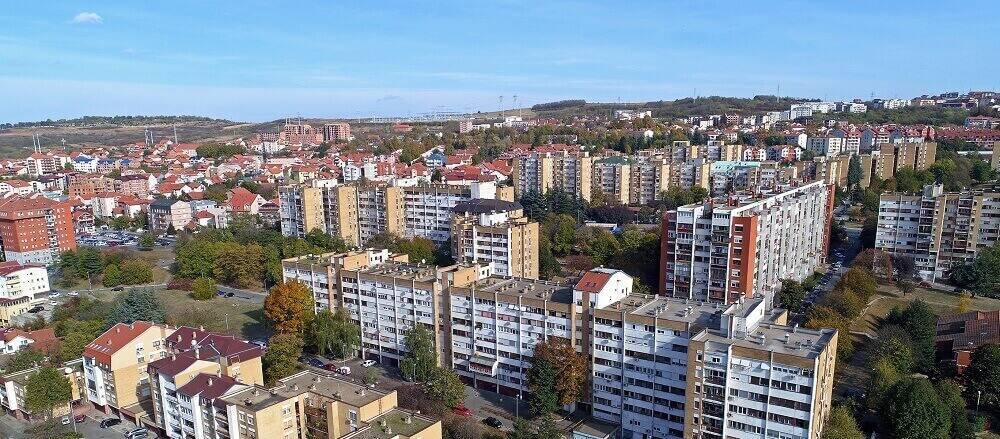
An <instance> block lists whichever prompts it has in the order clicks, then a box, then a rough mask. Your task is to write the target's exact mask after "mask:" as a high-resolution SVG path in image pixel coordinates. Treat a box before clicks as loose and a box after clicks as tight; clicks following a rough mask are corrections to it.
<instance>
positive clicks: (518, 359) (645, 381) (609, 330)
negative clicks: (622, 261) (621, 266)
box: [282, 250, 837, 439]
mask: <svg viewBox="0 0 1000 439" xmlns="http://www.w3.org/2000/svg"><path fill="white" fill-rule="evenodd" d="M282 265H283V270H284V276H285V279H286V280H299V281H303V282H306V283H307V284H308V285H309V286H310V288H311V290H312V291H313V294H314V296H315V298H316V302H317V305H320V304H321V303H329V304H330V306H334V307H344V308H345V309H347V310H349V311H350V315H351V317H352V319H354V320H355V321H357V322H358V323H359V324H360V325H363V326H362V327H363V332H364V336H363V340H362V341H363V351H364V355H365V356H366V358H371V359H376V360H379V361H382V362H385V363H388V364H396V363H397V362H398V359H399V358H400V356H401V355H405V345H404V344H402V343H401V342H400V338H401V337H400V334H402V333H405V331H406V330H408V329H409V328H410V327H412V326H413V325H416V324H421V325H424V326H425V327H427V328H428V329H432V330H434V331H435V340H436V343H437V352H438V353H439V355H440V357H439V359H438V361H439V364H440V365H441V366H444V367H451V368H453V369H454V370H455V371H456V373H458V375H459V376H460V377H461V379H462V380H463V382H465V383H466V384H467V385H470V386H473V387H475V388H478V389H483V390H489V391H492V392H498V393H500V394H502V395H507V396H511V397H516V398H520V399H528V398H530V389H529V388H528V386H527V382H526V380H527V373H528V371H529V370H530V368H531V360H532V358H533V356H534V350H535V348H536V346H537V345H538V344H539V343H541V342H543V341H548V342H556V341H558V342H562V343H568V344H569V345H570V346H572V347H573V348H574V349H575V350H576V351H577V352H579V353H580V354H581V355H583V356H584V357H585V358H587V361H588V362H589V363H590V365H589V368H590V371H591V376H590V380H589V383H590V386H591V389H590V391H588V392H584V393H585V397H584V400H583V401H582V402H584V403H586V404H587V405H588V406H589V407H590V411H591V414H592V415H593V416H594V417H595V418H597V419H599V420H602V421H606V422H610V423H616V424H620V425H621V427H622V429H623V433H624V436H625V437H632V438H639V437H645V438H691V437H703V438H713V439H721V438H724V437H727V438H728V437H736V438H751V437H787V438H802V439H806V438H809V439H816V438H819V437H820V433H821V431H822V428H823V422H824V421H825V419H826V418H827V416H828V414H829V411H830V402H831V393H832V388H833V368H834V365H835V363H836V346H837V332H836V331H835V330H832V329H826V330H818V331H817V330H810V329H802V328H797V327H790V326H786V324H787V313H786V312H784V311H782V310H770V309H769V308H768V307H767V303H766V301H765V300H764V299H763V298H753V299H751V298H740V299H738V300H736V301H734V302H733V303H732V304H729V305H723V304H720V303H709V302H704V301H697V300H687V299H677V298H669V297H655V296H649V295H642V294H638V293H634V292H633V291H632V286H633V281H632V278H631V277H630V276H628V275H626V274H625V273H623V272H621V271H618V270H610V269H604V268H597V269H593V270H591V271H589V272H587V273H585V274H584V275H583V276H582V277H580V278H579V279H577V280H576V281H574V282H569V283H553V282H548V281H541V280H533V279H525V278H521V277H512V276H499V275H495V274H492V275H491V274H490V273H489V269H488V267H480V266H476V265H472V266H466V265H457V266H452V267H434V266H428V265H421V264H412V263H408V262H400V261H397V260H393V257H392V256H391V255H389V254H388V252H387V251H385V250H382V251H373V250H368V251H365V252H356V253H347V254H339V255H333V254H328V255H318V256H305V257H300V258H294V259H289V260H285V261H283V262H282ZM348 266H350V267H353V268H344V267H348ZM321 296H322V298H321ZM331 298H332V299H331Z"/></svg>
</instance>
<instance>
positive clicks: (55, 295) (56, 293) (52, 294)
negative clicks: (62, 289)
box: [49, 291, 59, 299]
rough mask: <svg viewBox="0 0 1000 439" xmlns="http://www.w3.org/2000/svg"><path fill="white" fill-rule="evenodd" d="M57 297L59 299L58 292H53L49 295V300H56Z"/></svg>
mask: <svg viewBox="0 0 1000 439" xmlns="http://www.w3.org/2000/svg"><path fill="white" fill-rule="evenodd" d="M56 297H59V292H58V291H53V292H51V293H49V298H50V299H55V298H56Z"/></svg>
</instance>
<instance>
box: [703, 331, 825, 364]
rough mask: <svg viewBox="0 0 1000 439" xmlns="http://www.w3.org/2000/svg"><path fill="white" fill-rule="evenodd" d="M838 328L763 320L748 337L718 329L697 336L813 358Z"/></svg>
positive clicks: (735, 344) (706, 339) (707, 339)
mask: <svg viewBox="0 0 1000 439" xmlns="http://www.w3.org/2000/svg"><path fill="white" fill-rule="evenodd" d="M835 333H836V330H834V329H828V328H824V329H819V330H817V329H807V328H800V327H791V326H784V325H775V324H772V323H761V324H760V325H758V326H757V328H756V329H754V330H753V331H751V332H750V333H749V334H748V335H747V337H746V338H727V337H726V336H725V335H724V334H721V333H720V332H718V331H705V332H702V333H700V334H698V335H696V336H695V337H693V340H698V341H709V342H718V343H725V344H731V345H733V346H741V347H745V348H750V349H760V350H765V351H768V352H775V353H780V354H787V355H794V356H797V357H803V358H809V359H813V358H816V357H818V356H819V354H820V352H822V351H823V349H824V348H825V347H826V346H827V345H828V344H830V340H832V339H833V335H834V334H835Z"/></svg>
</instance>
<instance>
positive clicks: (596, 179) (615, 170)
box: [591, 156, 634, 204]
mask: <svg viewBox="0 0 1000 439" xmlns="http://www.w3.org/2000/svg"><path fill="white" fill-rule="evenodd" d="M633 163H634V161H633V160H632V159H630V158H628V157H624V156H612V157H604V158H599V159H596V160H594V161H593V166H594V168H593V171H592V176H591V178H592V180H591V182H592V184H593V189H592V190H591V194H593V193H597V192H600V193H601V194H603V195H604V199H605V200H608V201H613V202H615V203H619V204H628V203H629V199H630V196H629V195H630V190H629V183H631V181H632V177H631V172H630V171H631V170H632V165H633Z"/></svg>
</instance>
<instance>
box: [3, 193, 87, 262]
mask: <svg viewBox="0 0 1000 439" xmlns="http://www.w3.org/2000/svg"><path fill="white" fill-rule="evenodd" d="M0 249H2V250H3V258H4V260H6V261H17V262H19V263H21V264H42V265H48V264H51V263H53V262H56V261H57V260H58V259H59V254H61V253H62V252H65V251H68V250H74V249H76V234H75V232H74V230H73V212H72V208H71V207H70V205H69V203H67V202H60V201H54V200H50V199H48V198H45V197H42V196H40V195H37V194H36V195H33V196H27V197H23V196H19V195H11V196H7V197H4V198H0Z"/></svg>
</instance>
